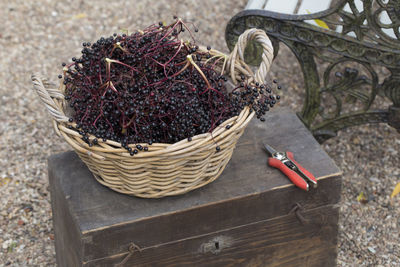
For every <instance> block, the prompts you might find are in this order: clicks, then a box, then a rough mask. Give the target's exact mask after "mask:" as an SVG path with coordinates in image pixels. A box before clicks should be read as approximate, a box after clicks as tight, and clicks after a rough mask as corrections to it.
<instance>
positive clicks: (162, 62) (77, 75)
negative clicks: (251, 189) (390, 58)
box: [59, 19, 279, 155]
mask: <svg viewBox="0 0 400 267" xmlns="http://www.w3.org/2000/svg"><path fill="white" fill-rule="evenodd" d="M185 30H187V31H189V32H190V29H189V28H188V27H187V25H186V24H185V23H184V22H183V21H182V20H180V19H177V20H176V21H175V22H174V23H172V24H170V25H167V26H165V25H163V24H162V23H160V24H158V25H152V26H150V27H148V28H146V29H145V30H143V31H139V32H136V33H133V34H130V35H127V34H122V35H118V34H114V35H113V36H110V37H108V38H104V37H101V38H100V39H99V40H98V41H97V42H95V43H93V44H91V43H83V49H82V56H81V57H80V58H72V61H73V62H72V63H71V64H69V65H66V64H65V63H63V66H64V76H62V75H60V76H59V78H60V79H61V78H64V80H63V83H64V84H65V88H66V91H65V92H66V96H65V99H66V100H67V102H68V104H69V106H70V107H71V108H72V110H73V114H72V117H71V119H70V122H75V123H76V126H75V127H76V128H77V129H78V130H79V133H80V134H81V135H82V139H83V140H84V141H85V142H87V143H89V144H90V145H92V144H93V143H94V144H96V143H97V142H98V141H97V139H95V141H92V142H90V140H89V138H88V136H89V135H94V136H96V138H102V139H104V140H106V139H109V140H114V141H116V142H120V143H121V145H122V146H123V147H125V148H127V149H128V151H129V152H130V153H131V154H132V155H134V154H136V153H138V151H140V150H147V147H142V146H141V145H138V146H137V149H132V148H129V147H128V144H139V143H148V144H152V143H153V142H157V143H174V142H177V141H179V140H182V139H185V138H187V139H188V140H189V141H190V140H191V138H192V136H194V135H197V134H201V133H206V132H210V131H212V130H214V129H215V128H216V127H218V126H219V125H220V124H221V123H222V122H224V121H225V120H227V119H229V118H231V117H233V116H236V115H238V114H239V113H240V111H241V110H242V109H243V108H244V107H245V106H250V107H251V108H252V109H253V110H254V111H255V112H256V115H257V117H258V118H259V119H261V120H262V121H263V120H264V118H263V117H262V116H263V115H265V112H267V111H268V110H269V108H270V107H273V105H274V104H275V103H276V101H278V100H279V96H274V95H273V94H272V92H271V87H270V86H268V85H265V84H258V83H255V84H247V82H246V77H242V82H241V83H240V85H239V86H237V87H236V88H234V89H233V91H231V92H228V90H227V84H226V82H227V78H226V77H225V76H222V75H220V72H219V71H220V70H219V69H217V67H216V66H217V64H216V63H217V62H216V61H217V60H220V59H221V58H218V57H214V56H213V55H212V53H211V51H210V47H207V49H208V50H207V51H201V50H200V49H199V48H198V46H196V44H195V42H194V40H193V43H190V42H183V41H181V40H180V38H179V35H180V34H181V33H182V32H184V31H185ZM195 31H197V29H195ZM190 34H191V32H190ZM278 88H279V87H278ZM228 127H230V126H228Z"/></svg>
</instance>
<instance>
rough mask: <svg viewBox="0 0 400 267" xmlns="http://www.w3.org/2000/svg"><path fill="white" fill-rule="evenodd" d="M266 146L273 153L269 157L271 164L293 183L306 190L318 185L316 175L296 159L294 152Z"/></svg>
mask: <svg viewBox="0 0 400 267" xmlns="http://www.w3.org/2000/svg"><path fill="white" fill-rule="evenodd" d="M264 147H265V149H266V150H267V152H268V153H269V154H270V155H271V157H269V158H268V165H269V166H271V167H274V168H277V169H279V170H280V171H281V172H283V173H284V174H285V175H286V176H287V177H288V178H289V179H290V180H291V181H292V183H293V184H295V185H296V186H297V187H300V188H301V189H303V190H305V191H308V190H309V188H310V185H311V186H313V188H315V187H317V180H316V179H315V177H314V175H313V174H312V173H311V172H309V171H308V170H306V169H305V168H303V167H302V166H301V165H300V164H299V163H297V162H296V161H295V160H294V157H293V153H292V152H289V151H286V152H279V151H276V150H275V149H274V148H273V147H271V146H270V145H267V144H264Z"/></svg>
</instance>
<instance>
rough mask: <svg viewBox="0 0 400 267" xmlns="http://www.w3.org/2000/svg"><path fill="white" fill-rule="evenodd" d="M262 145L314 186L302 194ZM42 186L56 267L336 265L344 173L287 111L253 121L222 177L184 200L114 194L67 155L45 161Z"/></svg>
mask: <svg viewBox="0 0 400 267" xmlns="http://www.w3.org/2000/svg"><path fill="white" fill-rule="evenodd" d="M263 142H268V143H269V144H270V145H272V146H274V147H275V148H277V149H279V150H285V149H287V150H290V151H292V152H294V154H295V158H296V159H297V160H298V161H299V162H300V163H301V164H302V165H303V166H304V167H306V168H308V169H309V170H310V171H311V172H313V173H314V174H315V176H316V177H317V179H318V183H319V186H318V188H317V189H316V190H313V191H311V192H304V191H302V190H300V189H298V188H295V187H294V186H293V185H292V184H291V182H290V181H289V180H288V179H287V178H286V177H285V176H284V175H282V174H281V173H280V172H279V171H278V170H276V169H273V168H270V167H269V166H267V155H266V153H265V152H264V151H263V149H262V143H263ZM49 179H50V189H51V201H52V208H53V219H54V230H55V243H56V254H57V263H58V265H59V266H118V265H117V264H118V263H120V262H122V261H123V260H124V259H125V258H126V257H127V256H129V257H128V258H127V259H126V261H125V263H124V264H123V265H120V266H318V267H321V266H335V263H336V253H337V252H336V249H337V232H338V212H339V206H338V202H339V198H340V190H341V173H340V171H339V170H338V168H337V167H336V165H335V164H334V162H333V161H332V160H331V159H330V158H329V156H328V155H327V154H326V153H325V152H324V151H323V150H321V148H320V146H319V144H318V143H317V142H316V141H315V140H314V138H313V137H312V136H311V134H310V133H309V132H308V130H307V129H306V128H305V127H304V126H303V124H302V123H301V122H300V121H299V119H298V118H297V116H296V115H295V114H294V113H292V112H291V111H290V110H288V109H276V110H275V111H273V112H271V113H270V115H268V116H267V122H266V123H262V122H260V121H258V120H253V121H252V122H251V124H250V125H249V127H248V128H247V130H246V132H245V134H244V135H243V137H242V138H241V139H240V141H239V143H238V144H237V148H236V150H235V153H234V155H233V157H232V159H231V161H230V163H229V164H228V166H227V168H226V169H225V171H224V173H223V174H222V175H221V177H220V178H218V179H217V180H216V181H215V182H213V183H211V184H209V185H207V186H205V187H203V188H201V189H198V190H195V191H193V192H190V193H187V194H185V195H182V196H177V197H167V198H163V199H140V198H136V197H130V196H126V195H122V194H119V193H115V192H113V191H111V190H109V189H108V188H106V187H103V186H102V185H100V184H99V183H97V182H96V181H95V180H94V178H93V177H92V175H91V173H90V172H89V171H88V169H87V168H86V167H85V165H84V164H83V163H82V162H81V161H80V159H79V158H78V157H77V156H76V154H75V153H74V152H66V153H62V154H58V155H54V156H52V157H51V158H50V159H49ZM298 205H299V206H300V207H301V208H299V209H297V210H298V211H297V212H294V211H293V208H294V207H296V206H298ZM301 217H304V220H303V221H302V220H300V219H299V218H301ZM131 244H135V245H137V246H138V247H140V249H141V251H138V250H136V249H134V250H132V251H133V252H131V253H130V252H129V250H128V248H129V247H130V245H131Z"/></svg>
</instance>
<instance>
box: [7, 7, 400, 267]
mask: <svg viewBox="0 0 400 267" xmlns="http://www.w3.org/2000/svg"><path fill="white" fill-rule="evenodd" d="M245 2H246V1H245V0H240V1H235V2H234V1H213V0H207V1H167V0H160V1H150V0H148V1H124V0H119V1H105V0H98V1H90V2H89V1H84V0H81V1H77V0H74V1H51V0H37V1H33V0H30V1H26V0H13V1H1V2H0V47H1V48H2V49H0V105H1V109H0V111H1V116H0V137H1V138H0V201H1V203H2V208H1V210H0V266H7V265H9V266H54V265H55V259H54V242H53V240H54V235H53V231H52V220H51V208H50V196H49V193H48V182H47V172H46V159H47V157H48V156H49V155H51V154H54V153H58V152H61V151H65V150H68V149H69V147H68V146H67V145H66V143H65V142H64V141H63V140H61V139H60V138H58V137H57V136H56V135H55V133H54V131H53V130H52V128H51V121H50V117H49V115H48V114H47V113H46V111H45V109H44V107H43V106H42V105H41V103H40V102H39V100H38V98H37V96H36V95H35V93H34V92H33V90H32V86H31V83H30V74H31V73H32V72H37V71H39V72H41V73H42V74H43V75H44V76H46V77H49V78H50V79H51V80H54V81H55V80H56V79H57V75H58V74H59V71H60V63H61V62H63V61H66V60H67V59H70V58H71V57H72V56H76V55H79V53H80V44H81V43H82V42H83V41H93V40H97V38H99V37H100V36H101V35H102V34H111V33H113V32H118V31H119V30H120V29H132V30H134V29H140V28H143V27H145V26H147V25H149V24H152V23H155V22H158V20H169V19H170V18H171V17H172V15H174V14H177V15H179V16H181V17H183V18H187V19H190V20H191V21H193V22H194V23H195V24H196V25H197V26H198V27H199V28H200V32H199V34H198V40H203V41H202V43H204V44H210V45H211V46H212V47H214V48H216V49H220V50H222V51H225V52H226V47H225V41H224V30H225V25H226V23H227V21H228V20H229V19H230V18H231V17H232V16H233V15H234V14H236V13H237V12H239V11H240V10H242V9H243V7H244V6H245ZM292 62H295V60H294V58H293V56H292V55H290V53H288V51H287V50H283V51H282V53H281V54H280V56H279V58H278V59H277V61H276V62H275V66H274V67H273V69H272V76H277V77H278V78H281V83H282V84H283V85H285V89H284V92H286V96H285V97H284V100H283V103H282V104H283V105H290V106H291V107H292V108H293V109H297V110H298V103H299V100H300V98H301V94H302V90H301V88H302V81H301V77H300V76H299V68H298V66H297V65H296V63H292ZM289 89H290V90H291V91H290V92H291V93H290V94H288V90H289ZM292 92H295V93H292ZM382 104H387V102H382ZM323 148H324V149H325V150H326V151H327V152H328V153H329V154H330V155H331V157H332V158H333V159H334V160H335V161H336V163H337V164H338V166H339V167H340V168H341V169H342V170H343V172H344V177H343V178H344V186H343V193H342V201H341V220H340V235H339V257H338V265H339V266H395V265H396V264H399V262H400V260H399V258H400V245H399V229H400V216H399V214H400V209H399V208H400V197H396V198H394V199H392V200H391V199H390V197H389V196H390V193H391V191H392V189H393V188H394V186H395V184H396V182H399V181H400V168H399V166H400V156H399V151H400V134H398V133H396V131H395V130H394V129H392V128H390V127H388V126H387V125H370V126H362V127H357V128H353V129H351V130H345V131H342V132H341V133H340V134H339V136H338V137H336V138H333V139H331V140H329V141H327V142H326V143H325V144H324V145H323ZM360 192H363V193H364V194H365V195H366V199H367V200H366V201H365V202H366V203H364V204H363V203H360V202H358V201H357V196H358V195H359V193H360Z"/></svg>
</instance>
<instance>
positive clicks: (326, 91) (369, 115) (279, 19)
mask: <svg viewBox="0 0 400 267" xmlns="http://www.w3.org/2000/svg"><path fill="white" fill-rule="evenodd" d="M346 10H347V11H346ZM307 21H314V22H315V21H317V23H318V22H319V23H318V24H320V25H327V26H328V27H329V29H325V28H323V27H319V26H315V25H312V24H310V23H307ZM321 21H323V22H322V23H321ZM387 21H389V23H387ZM399 27H400V1H398V0H364V1H363V9H362V10H358V9H357V7H356V5H355V3H354V0H341V1H339V2H338V3H337V4H336V5H335V6H334V7H332V8H331V9H328V10H326V11H323V12H319V13H314V14H310V15H285V14H280V13H275V12H269V11H266V10H244V11H242V12H240V13H238V14H237V15H236V16H234V17H233V18H232V19H231V20H230V22H229V23H228V25H227V28H226V41H227V44H228V47H229V48H230V49H232V47H233V46H234V44H235V43H236V40H237V37H238V36H239V35H240V34H241V33H242V32H244V31H245V30H246V29H248V28H259V29H263V30H264V31H265V32H266V33H267V34H268V35H269V36H270V37H272V39H273V43H274V46H275V50H276V53H277V51H278V50H279V42H283V43H284V44H286V45H287V46H288V47H289V48H290V49H291V50H292V51H293V53H294V54H295V56H296V57H297V59H298V61H299V64H300V66H301V68H302V72H303V76H304V84H305V90H306V94H305V99H304V103H303V108H302V111H301V112H299V113H298V116H299V117H300V118H301V119H302V121H303V122H304V123H305V125H306V126H307V127H308V128H309V129H310V131H311V132H312V133H313V135H314V136H315V137H316V138H317V140H319V141H320V142H323V141H324V140H326V139H328V138H330V137H333V136H336V133H337V131H338V130H340V129H343V128H346V127H349V126H354V125H359V124H364V123H377V122H387V123H389V124H390V125H391V126H393V127H395V128H396V129H397V130H398V131H400V33H399ZM257 51H258V49H257V47H256V46H254V47H253V49H250V50H249V51H248V54H247V55H248V57H249V59H250V61H251V60H255V59H257ZM316 60H318V62H319V63H318V64H316ZM355 66H356V67H355ZM378 68H379V69H380V71H377V69H378ZM382 69H386V70H388V71H386V72H387V73H390V75H386V76H384V75H383V74H382ZM383 72H385V71H383ZM319 73H320V74H321V75H320V74H319ZM379 78H381V79H379ZM378 95H379V96H383V97H386V98H388V99H390V100H391V101H392V102H393V105H391V106H390V107H388V108H383V107H380V106H378V107H377V105H379V103H380V100H378V99H377V96H378ZM329 99H331V100H329ZM377 102H379V103H377Z"/></svg>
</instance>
